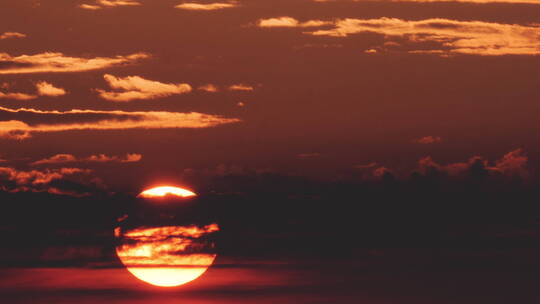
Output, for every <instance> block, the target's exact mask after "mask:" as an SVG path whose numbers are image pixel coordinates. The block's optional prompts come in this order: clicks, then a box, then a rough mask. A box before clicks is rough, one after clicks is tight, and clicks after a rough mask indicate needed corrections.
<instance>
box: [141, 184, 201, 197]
mask: <svg viewBox="0 0 540 304" xmlns="http://www.w3.org/2000/svg"><path fill="white" fill-rule="evenodd" d="M168 195H172V196H178V197H183V198H186V197H192V196H196V195H197V194H195V193H194V192H193V191H190V190H187V189H184V188H180V187H174V186H160V187H155V188H151V189H148V190H145V191H143V192H141V193H140V194H139V195H138V196H137V197H142V198H157V197H166V196H168Z"/></svg>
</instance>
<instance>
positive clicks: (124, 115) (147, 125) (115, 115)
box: [0, 107, 240, 140]
mask: <svg viewBox="0 0 540 304" xmlns="http://www.w3.org/2000/svg"><path fill="white" fill-rule="evenodd" d="M0 117H7V120H3V121H0V138H7V139H17V140H23V139H27V138H30V137H31V136H32V134H34V133H50V132H61V131H73V130H128V129H179V128H208V127H214V126H218V125H222V124H229V123H236V122H240V120H239V119H236V118H224V117H221V116H218V115H210V114H204V113H197V112H189V113H182V112H165V111H148V112H126V111H97V110H70V111H42V110H36V109H26V108H20V109H9V108H4V107H0ZM74 118H77V119H78V121H74Z"/></svg>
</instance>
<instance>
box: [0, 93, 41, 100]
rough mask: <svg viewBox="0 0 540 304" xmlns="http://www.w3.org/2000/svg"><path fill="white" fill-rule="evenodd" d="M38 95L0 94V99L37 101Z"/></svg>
mask: <svg viewBox="0 0 540 304" xmlns="http://www.w3.org/2000/svg"><path fill="white" fill-rule="evenodd" d="M36 98H37V96H36V95H32V94H26V93H3V92H0V99H14V100H32V99H36Z"/></svg>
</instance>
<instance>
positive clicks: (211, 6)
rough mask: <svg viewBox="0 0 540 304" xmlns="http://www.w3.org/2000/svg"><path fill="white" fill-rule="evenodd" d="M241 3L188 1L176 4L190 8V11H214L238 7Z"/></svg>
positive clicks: (181, 7)
mask: <svg viewBox="0 0 540 304" xmlns="http://www.w3.org/2000/svg"><path fill="white" fill-rule="evenodd" d="M238 5H239V4H238V3H237V2H231V3H223V2H215V3H195V2H186V3H182V4H178V5H176V6H175V8H177V9H183V10H190V11H214V10H221V9H226V8H233V7H237V6H238Z"/></svg>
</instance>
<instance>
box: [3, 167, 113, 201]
mask: <svg viewBox="0 0 540 304" xmlns="http://www.w3.org/2000/svg"><path fill="white" fill-rule="evenodd" d="M0 181H2V182H1V183H0V190H1V191H6V192H10V193H18V192H47V193H50V194H56V195H69V196H75V197H83V196H89V195H92V194H93V193H92V192H93V189H99V188H102V187H103V185H102V181H101V180H100V179H98V178H96V177H95V176H93V170H90V169H81V168H58V169H44V170H29V171H23V170H18V169H15V168H12V167H0Z"/></svg>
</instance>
